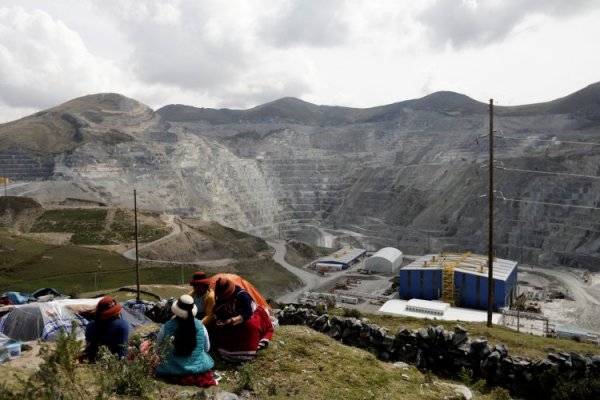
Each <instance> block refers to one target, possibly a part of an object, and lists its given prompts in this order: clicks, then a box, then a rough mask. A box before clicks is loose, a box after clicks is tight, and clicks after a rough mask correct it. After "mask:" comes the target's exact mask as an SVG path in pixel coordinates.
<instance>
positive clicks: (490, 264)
mask: <svg viewBox="0 0 600 400" xmlns="http://www.w3.org/2000/svg"><path fill="white" fill-rule="evenodd" d="M489 175H490V176H489V192H488V200H489V205H488V207H489V210H488V211H489V219H488V301H487V303H488V304H487V305H488V307H487V326H488V327H490V328H491V327H492V313H493V311H494V99H490V162H489Z"/></svg>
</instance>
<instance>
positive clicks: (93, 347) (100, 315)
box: [85, 296, 129, 362]
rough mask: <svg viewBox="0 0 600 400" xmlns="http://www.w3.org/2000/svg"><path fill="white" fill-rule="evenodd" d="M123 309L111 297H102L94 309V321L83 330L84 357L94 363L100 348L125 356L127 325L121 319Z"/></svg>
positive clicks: (127, 338)
mask: <svg viewBox="0 0 600 400" xmlns="http://www.w3.org/2000/svg"><path fill="white" fill-rule="evenodd" d="M122 309H123V307H122V306H121V304H119V303H117V301H115V299H114V298H112V296H104V297H103V298H101V299H100V301H99V302H98V305H97V307H96V319H95V320H94V321H91V322H90V323H89V324H88V325H87V327H86V329H85V341H86V347H85V356H86V358H87V359H88V360H89V361H90V362H95V361H96V357H97V355H98V349H99V348H100V346H106V347H108V350H109V351H110V352H111V353H113V354H117V355H118V356H119V357H121V358H123V357H125V356H126V355H127V343H128V341H129V324H127V322H126V321H125V320H123V319H121V318H120V317H121V310H122Z"/></svg>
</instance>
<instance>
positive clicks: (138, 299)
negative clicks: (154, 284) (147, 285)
mask: <svg viewBox="0 0 600 400" xmlns="http://www.w3.org/2000/svg"><path fill="white" fill-rule="evenodd" d="M133 219H134V220H135V276H136V285H137V296H136V299H137V301H140V263H139V258H138V226H137V225H138V224H137V198H136V193H135V189H133Z"/></svg>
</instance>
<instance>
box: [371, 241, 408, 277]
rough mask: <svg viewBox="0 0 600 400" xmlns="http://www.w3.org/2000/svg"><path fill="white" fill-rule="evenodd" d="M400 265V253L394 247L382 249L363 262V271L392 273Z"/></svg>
mask: <svg viewBox="0 0 600 400" xmlns="http://www.w3.org/2000/svg"><path fill="white" fill-rule="evenodd" d="M401 264H402V252H401V251H400V250H398V249H396V248H394V247H384V248H383V249H381V250H379V251H378V252H377V253H375V254H373V255H372V256H371V257H370V258H368V259H367V261H366V262H365V269H366V270H367V271H371V272H382V273H392V272H394V271H396V270H398V269H399V268H400V265H401Z"/></svg>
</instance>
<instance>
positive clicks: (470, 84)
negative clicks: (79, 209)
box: [0, 0, 600, 123]
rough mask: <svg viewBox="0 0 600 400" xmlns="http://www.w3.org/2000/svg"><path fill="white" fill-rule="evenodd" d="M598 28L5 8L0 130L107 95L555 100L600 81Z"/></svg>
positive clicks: (150, 101)
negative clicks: (448, 95) (446, 95)
mask: <svg viewBox="0 0 600 400" xmlns="http://www.w3.org/2000/svg"><path fill="white" fill-rule="evenodd" d="M598 21H600V0H51V1H49V0H0V123H2V122H7V121H12V120H15V119H18V118H21V117H23V116H27V115H30V114H32V113H34V112H37V111H39V110H43V109H47V108H50V107H54V106H56V105H59V104H61V103H63V102H65V101H68V100H71V99H74V98H76V97H80V96H84V95H88V94H94V93H107V92H112V93H120V94H122V95H124V96H127V97H130V98H133V99H135V100H137V101H140V102H142V103H144V104H146V105H148V106H149V107H151V108H153V109H155V110H156V109H158V108H160V107H162V106H165V105H168V104H186V105H190V106H194V107H208V108H232V109H247V108H251V107H255V106H257V105H260V104H264V103H266V102H269V101H273V100H277V99H279V98H282V97H287V96H291V97H297V98H300V99H302V100H304V101H308V102H311V103H314V104H319V105H339V106H347V107H361V108H364V107H375V106H380V105H385V104H390V103H395V102H398V101H403V100H409V99H415V98H419V97H423V96H426V95H428V94H431V93H433V92H436V91H440V90H450V91H454V92H459V93H462V94H465V95H467V96H469V97H471V98H474V99H476V100H479V101H482V102H488V101H489V99H492V98H493V99H494V101H495V103H496V104H498V105H522V104H531V103H537V102H544V101H550V100H554V99H556V98H559V97H563V96H566V95H568V94H570V93H573V92H575V91H577V90H579V89H582V88H584V87H585V86H587V85H589V84H592V83H595V82H598V81H600V39H599V38H600V23H598Z"/></svg>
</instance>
